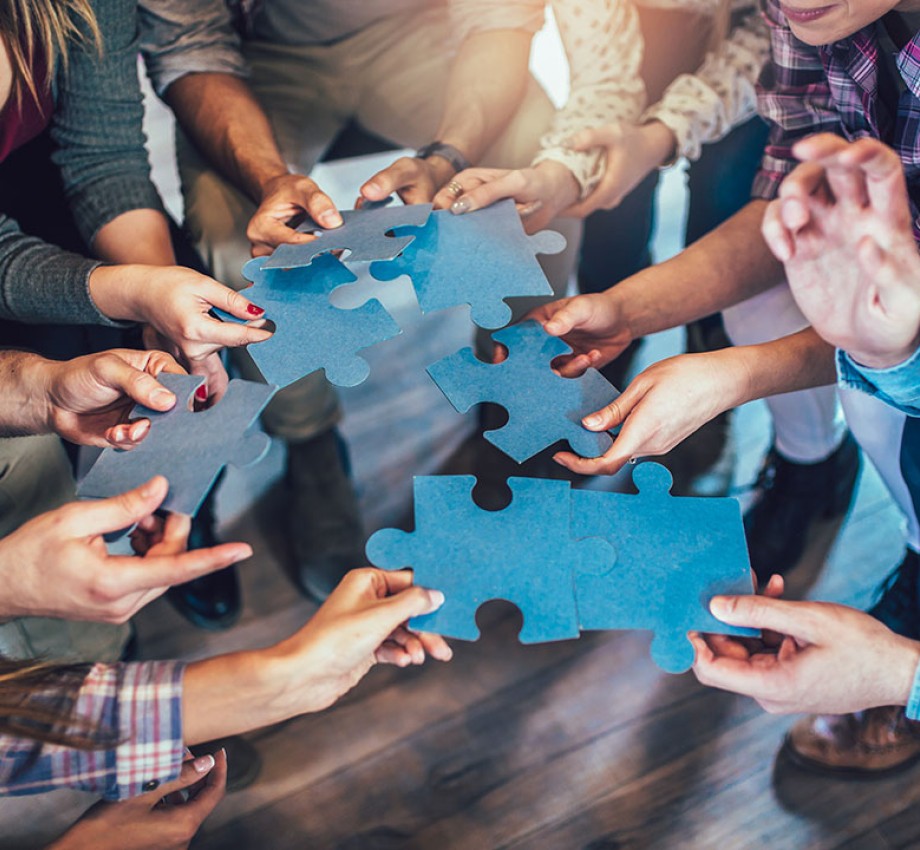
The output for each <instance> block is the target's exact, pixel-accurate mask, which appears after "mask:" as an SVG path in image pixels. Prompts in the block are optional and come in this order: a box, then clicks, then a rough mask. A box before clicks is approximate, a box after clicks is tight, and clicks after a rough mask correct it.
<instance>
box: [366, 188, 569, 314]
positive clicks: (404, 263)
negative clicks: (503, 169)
mask: <svg viewBox="0 0 920 850" xmlns="http://www.w3.org/2000/svg"><path fill="white" fill-rule="evenodd" d="M395 232H396V235H397V236H403V235H410V234H413V235H415V241H414V242H413V243H412V244H411V245H409V246H408V247H407V248H406V249H405V250H404V251H403V252H402V254H401V255H400V256H399V257H397V258H396V259H395V260H390V261H389V262H377V263H372V264H371V267H370V273H371V275H373V276H374V277H376V278H377V279H378V280H394V279H395V278H397V277H399V276H400V275H408V276H409V277H410V278H411V279H412V285H413V286H414V288H415V294H416V297H417V298H418V303H419V307H420V308H421V310H422V312H423V313H431V312H433V311H435V310H443V309H446V308H447V307H455V306H457V305H461V304H469V305H470V317H471V318H472V320H473V321H474V322H475V323H476V324H477V325H479V326H480V327H483V328H500V327H502V326H503V325H507V324H508V322H510V321H511V308H510V307H509V306H508V305H507V304H506V303H505V301H504V299H505V298H509V297H512V296H525V295H552V294H553V290H552V287H551V286H550V285H549V283H548V282H547V280H546V276H545V275H544V274H543V270H542V269H541V268H540V264H539V263H538V262H537V259H536V256H535V255H536V254H558V253H559V252H560V251H562V250H563V249H564V248H565V237H563V236H562V235H561V234H559V233H556V232H555V231H551V230H544V231H541V232H540V233H537V234H535V235H534V236H528V235H527V234H526V233H525V232H524V228H523V227H522V225H521V219H520V216H519V215H518V213H517V210H516V208H515V206H514V201H512V200H505V201H501V202H499V203H497V204H493V205H492V206H490V207H486V208H485V209H482V210H477V211H476V212H472V213H467V214H466V215H454V214H453V213H451V212H449V211H447V210H437V211H436V212H433V213H432V214H431V216H430V217H429V218H428V221H427V223H426V224H425V226H424V227H421V228H399V229H397V230H396V231H395Z"/></svg>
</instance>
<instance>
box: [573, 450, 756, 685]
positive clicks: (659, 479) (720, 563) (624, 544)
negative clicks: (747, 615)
mask: <svg viewBox="0 0 920 850" xmlns="http://www.w3.org/2000/svg"><path fill="white" fill-rule="evenodd" d="M633 481H634V482H635V484H636V486H637V487H638V489H639V495H638V496H635V495H630V494H624V493H603V492H593V491H586V490H576V491H574V492H573V493H572V532H573V535H574V536H576V537H577V536H579V535H587V534H592V535H599V536H600V537H602V538H604V539H606V540H608V541H610V542H611V543H612V544H614V545H615V546H616V548H617V555H618V559H617V564H616V568H615V569H614V570H612V571H608V572H606V573H603V574H601V573H598V572H597V571H593V572H584V571H583V572H581V573H576V575H575V598H576V602H577V605H578V616H579V622H580V625H581V628H582V629H585V630H592V629H648V630H651V631H653V632H654V638H653V641H652V650H651V651H652V659H653V660H654V661H655V663H656V664H657V665H658V666H659V667H661V669H662V670H665V671H666V672H668V673H682V672H684V671H685V670H688V669H689V668H690V666H691V665H692V664H693V647H692V645H691V644H690V642H689V640H688V639H687V632H688V631H701V632H710V633H714V634H727V635H741V636H756V635H758V634H759V633H758V632H757V631H756V630H752V629H744V628H738V627H735V626H728V625H726V624H725V623H722V622H720V621H719V620H717V619H716V618H715V617H713V616H712V614H711V613H710V612H709V601H710V600H711V599H712V597H713V596H715V595H716V594H722V593H725V594H749V593H752V592H753V589H754V588H753V581H752V578H751V566H750V560H749V558H748V551H747V544H746V542H745V538H744V526H743V524H742V521H741V509H740V506H739V504H738V502H737V501H736V500H735V499H716V498H686V497H674V496H671V495H670V488H671V474H670V473H669V472H668V470H667V469H665V468H664V467H663V466H661V465H660V464H657V463H642V464H639V465H638V466H636V468H635V469H634V471H633Z"/></svg>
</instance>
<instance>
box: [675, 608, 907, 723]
mask: <svg viewBox="0 0 920 850" xmlns="http://www.w3.org/2000/svg"><path fill="white" fill-rule="evenodd" d="M710 607H711V610H712V613H713V614H714V615H715V616H716V617H717V618H718V619H720V620H722V621H723V622H725V623H729V624H731V625H734V626H748V627H751V628H759V629H768V630H770V631H773V632H777V633H779V634H781V635H783V638H782V642H781V643H780V645H779V648H778V649H764V650H763V651H755V652H744V651H743V648H740V644H733V645H732V649H731V651H724V650H723V649H720V647H719V646H714V645H713V644H712V643H711V642H707V641H706V640H703V638H702V637H701V636H699V635H697V636H694V637H693V638H692V641H693V645H694V648H695V649H696V662H695V663H694V665H693V671H694V673H695V674H696V677H697V679H699V680H700V682H702V683H703V684H704V685H709V686H711V687H714V688H721V689H722V690H727V691H733V692H734V693H738V694H743V695H745V696H749V697H752V698H753V699H755V700H757V702H758V703H759V704H760V705H761V706H762V707H763V708H764V709H765V710H767V711H769V712H771V713H773V714H791V713H798V712H809V713H816V714H846V713H849V712H852V711H860V710H862V709H865V708H872V707H874V706H879V705H906V703H907V697H908V694H909V693H910V687H911V683H912V680H913V676H914V671H915V670H916V668H917V664H918V662H920V643H917V642H916V641H911V640H908V639H907V638H903V637H900V636H899V635H896V634H895V633H894V632H892V631H891V630H890V629H888V628H887V627H886V626H884V625H882V624H881V623H880V622H879V621H878V620H876V619H875V618H873V617H870V616H869V615H868V614H864V613H862V612H861V611H856V610H855V609H853V608H847V607H845V606H843V605H834V604H831V603H828V602H789V601H786V600H781V599H768V598H765V597H763V596H730V597H716V598H715V599H713V600H712V604H711V606H710Z"/></svg>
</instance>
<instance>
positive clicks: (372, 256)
mask: <svg viewBox="0 0 920 850" xmlns="http://www.w3.org/2000/svg"><path fill="white" fill-rule="evenodd" d="M386 203H389V200H387V201H386V202H384V203H381V204H366V205H365V206H364V207H363V208H362V209H359V210H342V213H341V215H342V222H343V223H342V226H341V227H336V228H334V229H332V230H324V229H323V228H322V227H320V226H319V225H318V224H317V223H316V222H315V221H313V219H311V218H307V219H306V220H305V221H304V222H303V223H302V224H301V225H300V226H299V227H298V228H297V230H298V232H300V233H315V234H316V239H314V240H313V241H312V242H307V243H305V244H303V245H293V244H290V243H285V244H283V245H279V246H278V247H277V248H276V249H275V251H274V253H273V254H272V255H271V257H270V258H269V259H268V261H267V262H266V263H265V265H264V266H263V268H265V269H296V268H300V267H301V266H308V265H310V263H312V262H313V260H314V259H315V258H316V257H318V256H319V255H321V254H326V253H329V252H330V251H348V255H347V256H346V257H345V258H344V259H345V260H346V261H347V262H349V263H358V262H368V261H369V260H389V259H392V258H393V257H395V256H396V255H397V254H399V252H400V251H402V250H403V249H404V248H405V247H406V246H407V245H408V244H409V243H410V242H411V241H412V239H413V238H414V234H412V233H408V234H398V235H394V236H390V235H388V233H389V232H390V231H392V230H393V229H394V228H397V227H405V226H407V225H415V226H418V225H423V224H424V223H425V222H426V220H427V219H428V216H429V214H430V213H431V204H412V205H410V206H396V207H388V206H385V204H386Z"/></svg>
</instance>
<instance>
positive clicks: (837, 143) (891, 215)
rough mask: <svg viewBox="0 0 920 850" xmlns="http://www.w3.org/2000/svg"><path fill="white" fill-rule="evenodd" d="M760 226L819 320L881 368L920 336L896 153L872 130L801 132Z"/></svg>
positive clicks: (917, 279)
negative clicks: (866, 134) (861, 133)
mask: <svg viewBox="0 0 920 850" xmlns="http://www.w3.org/2000/svg"><path fill="white" fill-rule="evenodd" d="M793 152H794V153H795V155H796V156H797V157H798V158H799V159H801V160H803V164H802V165H800V166H798V167H797V168H796V169H795V170H794V171H793V172H792V173H791V174H790V175H789V176H788V177H787V178H786V179H785V180H784V181H783V183H782V185H781V187H780V194H779V198H778V199H777V200H775V201H773V202H772V203H771V204H770V205H769V206H768V207H767V209H766V212H765V214H764V219H763V228H762V229H763V236H764V239H765V240H766V242H767V244H768V245H769V247H770V249H771V250H772V251H773V253H774V254H775V255H776V257H777V259H779V260H781V261H782V262H783V263H784V264H785V267H786V274H787V277H788V280H789V287H790V289H791V290H792V294H793V296H794V297H795V300H796V302H797V303H798V305H799V307H800V309H801V310H802V312H803V313H804V314H805V316H806V318H807V319H808V320H809V321H810V322H811V324H812V327H814V329H815V330H816V331H817V332H818V333H819V334H820V335H821V336H822V337H823V338H824V339H825V340H827V341H828V342H829V343H831V344H832V345H834V346H836V347H838V348H841V349H843V350H844V351H846V352H848V353H849V354H850V356H852V357H853V359H854V360H856V361H857V362H859V363H861V364H863V365H865V366H869V367H871V368H876V369H883V368H888V367H890V366H895V365H897V364H898V363H902V362H904V361H905V360H906V359H908V358H909V357H910V356H911V355H912V354H913V353H914V351H916V350H917V347H918V345H920V256H918V254H917V246H916V243H915V241H914V237H913V226H912V221H911V213H910V207H909V204H908V198H907V189H906V186H905V182H904V172H903V168H902V164H901V161H900V159H899V158H898V155H897V154H896V153H895V152H894V151H892V150H891V149H890V148H888V147H886V146H885V145H884V144H882V143H881V142H879V141H877V140H875V139H861V140H859V141H858V142H853V143H849V142H846V141H844V140H843V139H841V138H839V137H838V136H835V135H832V134H821V135H817V136H812V137H810V138H808V139H805V140H803V141H801V142H799V143H798V144H797V145H796V146H795V147H794V148H793Z"/></svg>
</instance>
